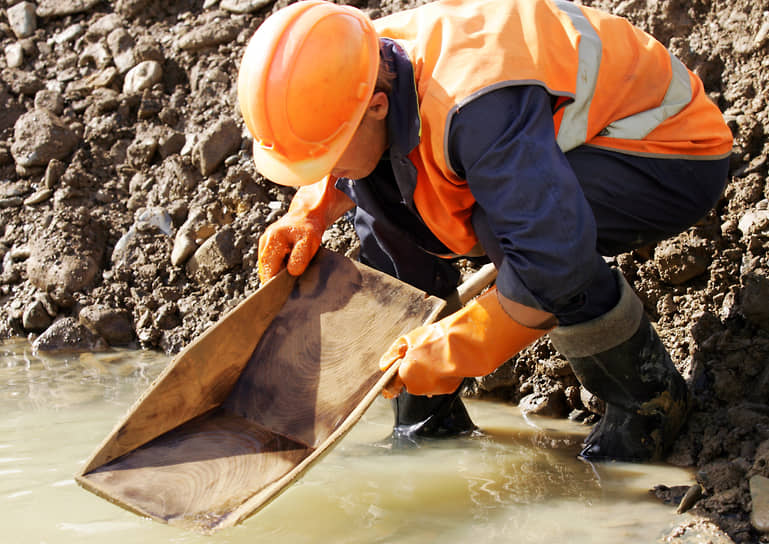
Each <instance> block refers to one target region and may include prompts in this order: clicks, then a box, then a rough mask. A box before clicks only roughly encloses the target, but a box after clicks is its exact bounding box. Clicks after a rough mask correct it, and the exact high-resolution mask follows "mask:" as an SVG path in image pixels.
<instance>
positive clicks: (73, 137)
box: [11, 109, 80, 167]
mask: <svg viewBox="0 0 769 544" xmlns="http://www.w3.org/2000/svg"><path fill="white" fill-rule="evenodd" d="M13 132H14V134H13V136H14V142H13V144H12V145H11V154H12V155H13V158H14V160H15V161H16V164H18V165H21V166H24V167H29V166H46V165H47V164H48V163H49V162H50V161H51V160H52V159H63V158H64V157H66V156H67V155H69V153H70V152H71V151H72V150H73V149H74V148H75V146H76V145H77V144H78V143H79V142H80V138H79V137H78V136H77V134H75V133H74V132H73V131H72V130H70V128H69V127H68V126H67V125H66V124H65V123H64V121H62V120H61V119H59V118H58V117H57V116H55V115H54V114H52V113H51V112H49V111H47V110H40V109H35V110H32V111H30V112H28V113H25V114H24V115H22V116H21V117H19V119H18V120H17V121H16V124H15V125H14V130H13Z"/></svg>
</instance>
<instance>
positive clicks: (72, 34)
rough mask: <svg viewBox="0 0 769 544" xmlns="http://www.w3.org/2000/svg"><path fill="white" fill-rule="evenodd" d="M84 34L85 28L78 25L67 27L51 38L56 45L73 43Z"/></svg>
mask: <svg viewBox="0 0 769 544" xmlns="http://www.w3.org/2000/svg"><path fill="white" fill-rule="evenodd" d="M83 34H85V28H84V27H83V25H81V24H80V23H75V24H74V25H69V26H68V27H67V28H65V29H64V30H62V31H61V32H59V33H58V34H56V36H54V37H53V41H54V42H56V43H58V44H63V43H69V42H72V41H75V40H76V39H78V38H79V37H80V36H82V35H83Z"/></svg>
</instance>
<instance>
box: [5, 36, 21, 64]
mask: <svg viewBox="0 0 769 544" xmlns="http://www.w3.org/2000/svg"><path fill="white" fill-rule="evenodd" d="M5 62H6V63H8V67H9V68H18V67H20V66H21V65H22V64H24V49H23V48H22V47H21V44H20V43H19V42H14V43H11V44H8V46H7V47H6V48H5Z"/></svg>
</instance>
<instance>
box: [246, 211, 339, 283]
mask: <svg viewBox="0 0 769 544" xmlns="http://www.w3.org/2000/svg"><path fill="white" fill-rule="evenodd" d="M325 230H326V227H325V225H322V224H319V222H318V221H315V220H313V219H312V218H311V217H308V216H306V215H302V214H301V213H290V212H289V213H286V215H284V216H283V217H281V218H280V219H278V220H277V221H275V222H274V223H273V224H271V225H270V226H269V227H267V229H266V230H265V231H264V234H262V236H261V237H260V238H259V281H261V282H262V283H265V282H266V281H267V280H269V279H270V278H272V277H273V276H275V275H277V274H278V272H280V271H281V270H282V269H283V266H284V261H285V258H286V255H288V261H286V262H285V267H286V269H287V270H288V273H289V274H291V275H292V276H299V275H301V274H302V272H304V271H305V269H306V268H307V265H308V264H310V261H311V260H312V258H313V256H314V255H315V253H316V252H317V251H318V248H319V247H320V242H321V239H322V237H323V232H324V231H325Z"/></svg>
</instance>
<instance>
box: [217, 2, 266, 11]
mask: <svg viewBox="0 0 769 544" xmlns="http://www.w3.org/2000/svg"><path fill="white" fill-rule="evenodd" d="M271 3H272V0H222V2H221V4H219V6H220V7H221V8H222V9H223V10H226V11H231V12H232V13H251V12H254V11H256V10H258V9H261V8H263V7H265V6H267V5H269V4H271Z"/></svg>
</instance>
